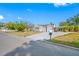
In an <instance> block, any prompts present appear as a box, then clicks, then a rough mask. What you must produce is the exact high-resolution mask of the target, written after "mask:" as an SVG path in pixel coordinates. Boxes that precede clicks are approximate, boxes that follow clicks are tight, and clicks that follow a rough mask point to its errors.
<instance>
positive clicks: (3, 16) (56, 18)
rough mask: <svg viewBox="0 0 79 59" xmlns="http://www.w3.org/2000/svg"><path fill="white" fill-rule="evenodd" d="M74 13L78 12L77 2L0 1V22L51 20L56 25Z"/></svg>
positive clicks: (42, 22) (39, 21)
mask: <svg viewBox="0 0 79 59" xmlns="http://www.w3.org/2000/svg"><path fill="white" fill-rule="evenodd" d="M76 14H79V4H78V3H74V4H72V3H13V4H12V3H4V4H3V3H0V22H10V21H13V22H15V21H28V22H31V23H33V24H48V23H50V22H52V23H54V24H55V25H57V26H58V25H59V23H60V22H61V21H65V20H66V19H67V18H69V17H72V16H74V15H76Z"/></svg>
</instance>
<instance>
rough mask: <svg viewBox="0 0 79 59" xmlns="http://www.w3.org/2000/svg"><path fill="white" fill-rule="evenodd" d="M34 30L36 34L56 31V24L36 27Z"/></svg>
mask: <svg viewBox="0 0 79 59" xmlns="http://www.w3.org/2000/svg"><path fill="white" fill-rule="evenodd" d="M33 30H34V31H36V32H48V31H50V30H52V31H54V24H53V25H51V24H45V25H36V26H35V27H34V29H33Z"/></svg>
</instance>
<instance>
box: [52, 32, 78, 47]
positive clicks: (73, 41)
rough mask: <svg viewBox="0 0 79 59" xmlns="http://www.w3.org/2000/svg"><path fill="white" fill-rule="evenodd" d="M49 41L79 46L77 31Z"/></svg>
mask: <svg viewBox="0 0 79 59" xmlns="http://www.w3.org/2000/svg"><path fill="white" fill-rule="evenodd" d="M51 41H52V42H55V43H59V44H64V45H68V46H72V47H76V48H79V33H70V34H66V35H63V36H59V37H55V38H53V39H52V40H51Z"/></svg>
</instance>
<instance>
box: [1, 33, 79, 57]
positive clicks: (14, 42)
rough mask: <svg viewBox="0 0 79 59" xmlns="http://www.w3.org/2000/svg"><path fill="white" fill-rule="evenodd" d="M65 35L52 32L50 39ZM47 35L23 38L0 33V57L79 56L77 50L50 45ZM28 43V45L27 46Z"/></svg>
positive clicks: (41, 34) (78, 50)
mask: <svg viewBox="0 0 79 59" xmlns="http://www.w3.org/2000/svg"><path fill="white" fill-rule="evenodd" d="M63 34H67V33H64V32H54V33H53V35H52V37H55V36H59V35H63ZM46 39H49V35H48V33H40V34H36V35H32V36H28V37H25V38H21V37H17V36H12V35H8V34H6V33H3V32H0V55H6V56H79V49H74V48H70V47H67V46H62V45H58V44H54V43H52V44H50V43H49V42H48V41H46ZM27 43H28V44H27Z"/></svg>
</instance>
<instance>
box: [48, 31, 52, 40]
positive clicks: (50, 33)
mask: <svg viewBox="0 0 79 59" xmlns="http://www.w3.org/2000/svg"><path fill="white" fill-rule="evenodd" d="M49 36H50V40H51V36H52V30H50V31H49Z"/></svg>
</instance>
